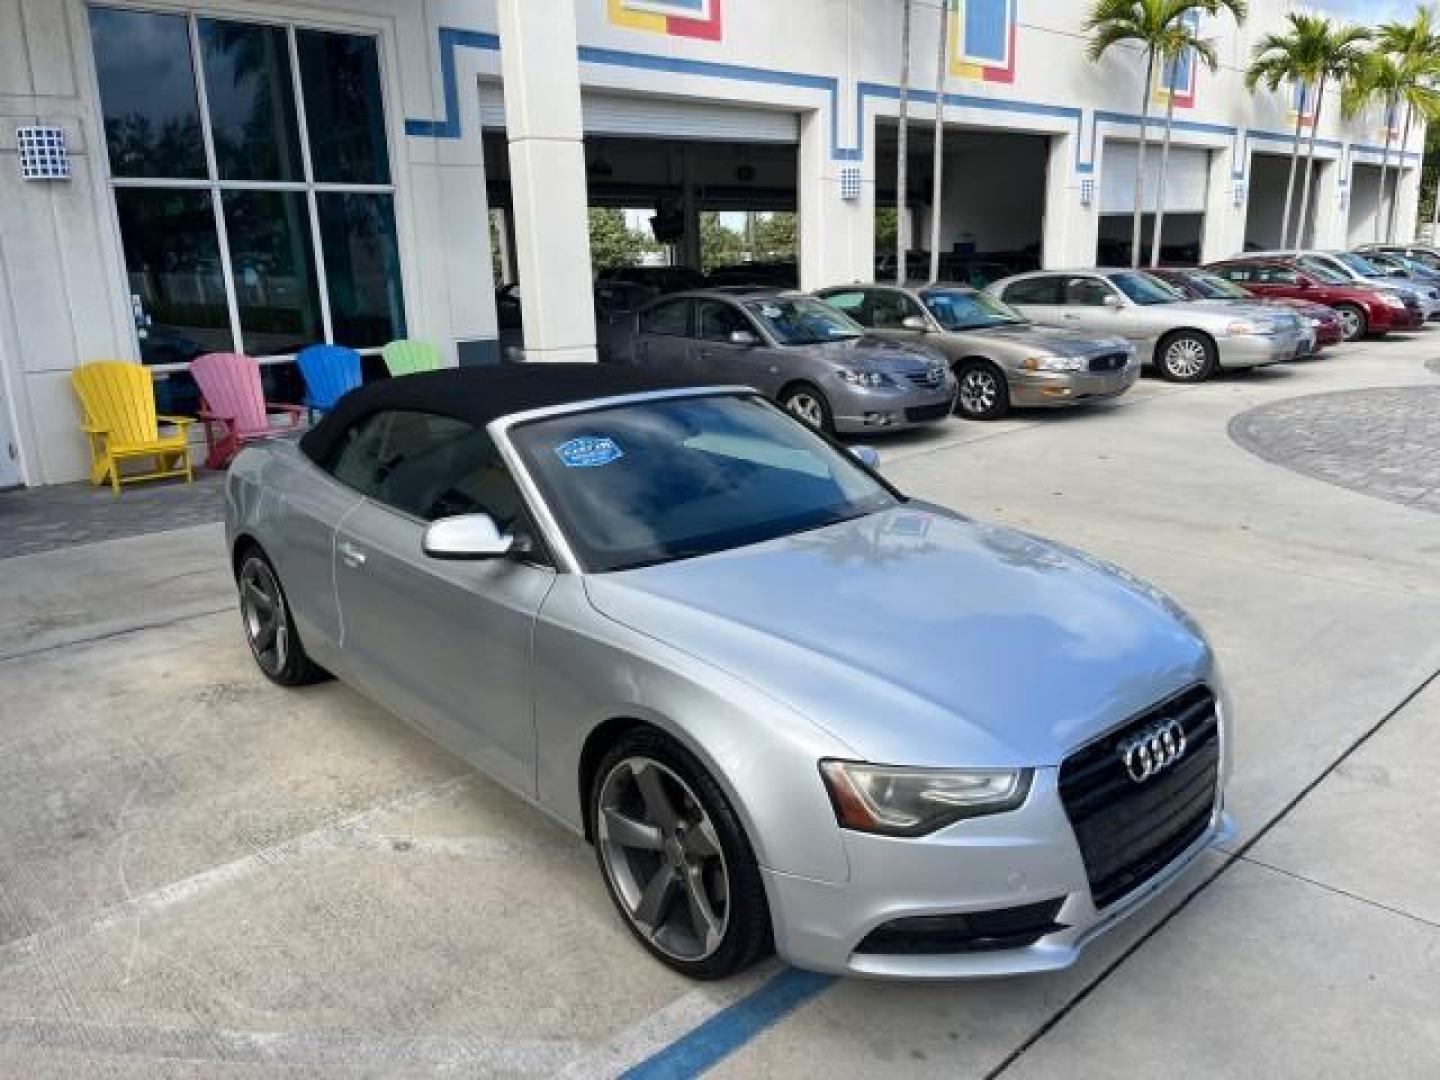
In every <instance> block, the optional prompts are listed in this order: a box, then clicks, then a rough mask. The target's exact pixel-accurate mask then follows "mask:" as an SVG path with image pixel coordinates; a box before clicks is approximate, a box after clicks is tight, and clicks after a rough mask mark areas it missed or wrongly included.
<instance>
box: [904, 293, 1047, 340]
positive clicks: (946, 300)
mask: <svg viewBox="0 0 1440 1080" xmlns="http://www.w3.org/2000/svg"><path fill="white" fill-rule="evenodd" d="M920 299H921V300H924V301H925V306H926V307H927V308H929V309H930V314H931V315H934V316H935V321H936V322H938V323H939V324H940V325H941V326H943V327H944V328H945V329H946V330H978V329H982V328H984V327H987V326H1019V325H1022V324H1024V323H1025V322H1026V319H1025V317H1024V316H1023V315H1021V314H1020V313H1019V312H1018V311H1016V310H1015V309H1014V308H1012V307H1010V306H1009V305H1007V304H1004V303H1002V302H1001V301H999V300H997V299H995V298H994V297H993V296H989V295H987V294H986V293H977V292H969V291H967V290H965V289H927V290H925V291H924V292H922V293H921V294H920Z"/></svg>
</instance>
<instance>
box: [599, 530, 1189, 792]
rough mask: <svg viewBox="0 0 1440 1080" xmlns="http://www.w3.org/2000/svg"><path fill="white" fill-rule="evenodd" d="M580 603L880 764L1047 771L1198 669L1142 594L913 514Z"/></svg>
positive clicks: (1168, 616)
mask: <svg viewBox="0 0 1440 1080" xmlns="http://www.w3.org/2000/svg"><path fill="white" fill-rule="evenodd" d="M586 589H587V591H588V593H589V596H590V601H591V603H592V604H593V605H594V606H595V608H596V609H597V610H598V611H600V612H601V613H602V614H604V615H606V616H608V617H610V618H612V619H614V620H616V621H618V622H620V623H623V624H625V625H627V626H629V627H631V628H632V629H634V630H637V631H639V632H641V633H644V634H647V635H649V636H651V637H653V638H656V639H658V640H660V641H662V642H665V643H666V644H668V645H671V646H673V647H674V648H676V649H679V650H680V651H682V652H684V653H686V654H689V655H691V656H693V657H695V658H697V659H699V660H702V661H704V662H706V663H708V664H711V665H714V666H716V667H718V668H721V669H723V670H725V671H727V672H729V673H730V674H732V675H734V676H736V677H739V678H741V679H744V680H746V681H747V682H750V683H752V684H754V685H756V686H758V687H760V688H761V689H762V690H764V691H765V692H766V693H767V694H769V695H770V696H771V697H772V698H774V699H776V700H777V701H780V702H782V703H783V704H785V705H787V706H789V707H791V708H792V709H794V710H795V711H797V712H799V713H800V714H802V715H803V716H805V717H806V718H808V719H809V720H810V721H811V722H813V723H814V724H816V725H818V726H819V727H821V728H823V729H825V730H827V731H828V732H829V733H830V734H831V735H833V736H834V737H836V738H837V739H839V740H840V741H841V742H842V743H843V744H844V745H845V746H846V747H848V748H849V752H850V753H853V754H855V755H856V756H858V757H861V758H863V759H866V760H870V761H877V762H883V763H886V764H904V765H932V766H946V765H954V766H958V765H974V766H1006V765H1011V766H1013V765H1035V766H1039V765H1054V764H1058V763H1059V762H1060V761H1061V760H1062V759H1063V758H1064V756H1065V755H1066V753H1068V752H1069V751H1070V750H1072V749H1074V748H1075V747H1076V746H1078V745H1080V744H1081V743H1084V742H1085V741H1087V740H1088V739H1090V738H1092V737H1093V736H1094V735H1096V734H1098V733H1100V732H1102V731H1104V730H1105V729H1107V728H1109V727H1110V726H1112V725H1114V724H1115V723H1118V722H1119V721H1120V720H1122V719H1124V718H1126V717H1128V716H1130V715H1131V714H1133V713H1135V712H1138V711H1140V710H1142V709H1144V708H1146V707H1147V706H1149V705H1151V704H1153V703H1154V702H1155V701H1157V700H1158V699H1160V698H1162V697H1164V696H1165V695H1167V694H1169V693H1171V692H1173V691H1175V690H1176V689H1178V688H1181V687H1183V686H1185V685H1187V684H1188V683H1190V682H1192V681H1194V680H1196V679H1199V678H1204V677H1205V676H1206V675H1207V673H1208V672H1209V670H1210V664H1211V658H1210V653H1209V649H1208V647H1207V646H1206V644H1205V642H1204V640H1203V638H1201V637H1200V635H1199V632H1198V631H1197V630H1196V629H1195V627H1194V624H1193V623H1191V622H1190V621H1189V620H1188V619H1187V618H1186V617H1185V616H1184V614H1183V613H1181V612H1180V611H1179V609H1178V608H1176V607H1175V605H1174V604H1172V603H1171V602H1170V601H1168V600H1166V599H1165V598H1164V597H1163V596H1162V595H1160V594H1159V593H1158V592H1156V591H1155V590H1154V589H1152V588H1150V587H1149V586H1147V585H1145V584H1144V583H1143V582H1140V581H1138V580H1137V579H1134V578H1131V577H1129V576H1128V575H1125V574H1124V573H1123V572H1121V571H1118V570H1115V569H1114V568H1111V567H1107V566H1105V565H1104V564H1101V563H1099V562H1098V561H1096V560H1092V559H1090V558H1088V557H1086V556H1083V555H1080V554H1078V553H1076V552H1072V551H1068V550H1066V549H1063V548H1060V547H1057V546H1055V545H1052V544H1049V543H1046V542H1043V541H1040V540H1036V539H1034V538H1032V537H1029V536H1026V535H1024V534H1022V533H1017V532H1014V531H1012V530H1009V529H1004V528H999V527H995V526H989V525H983V524H979V523H976V522H971V521H967V520H964V519H960V518H957V517H955V516H951V515H949V514H948V513H945V512H941V511H938V510H936V509H933V508H930V507H926V506H923V505H920V504H913V503H912V504H910V505H908V506H905V507H900V508H896V509H893V510H890V511H886V512H883V513H879V514H874V515H871V516H868V517H865V518H861V519H858V520H856V521H851V522H845V523H841V524H838V525H832V526H829V527H827V528H824V529H818V530H815V531H813V532H808V533H802V534H798V535H795V536H790V537H785V538H782V539H779V540H774V541H770V542H767V543H763V544H756V545H753V546H750V547H745V548H741V549H738V550H735V551H730V552H723V553H720V554H716V555H709V556H705V557H702V558H695V559H688V560H682V561H679V562H673V563H667V564H663V565H659V566H652V567H646V568H643V569H638V570H631V571H625V572H621V573H615V574H602V575H595V576H592V577H589V578H587V579H586Z"/></svg>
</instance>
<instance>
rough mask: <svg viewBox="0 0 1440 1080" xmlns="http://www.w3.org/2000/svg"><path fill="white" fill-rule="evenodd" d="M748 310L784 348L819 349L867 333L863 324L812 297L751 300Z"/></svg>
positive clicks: (778, 297)
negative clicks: (828, 342) (833, 342)
mask: <svg viewBox="0 0 1440 1080" xmlns="http://www.w3.org/2000/svg"><path fill="white" fill-rule="evenodd" d="M745 310H746V311H748V312H750V314H752V315H754V316H755V317H756V318H757V319H759V320H760V322H761V323H763V324H764V326H765V329H766V330H768V331H770V336H771V337H773V338H774V339H775V340H776V341H777V342H778V343H779V344H781V345H817V344H819V343H820V342H824V341H848V340H850V339H851V338H858V337H860V336H861V335H862V334H863V333H864V332H865V331H864V330H863V329H862V328H861V327H860V324H859V323H857V322H854V321H852V320H851V319H850V318H849V317H848V316H846V315H842V314H841V313H840V312H838V311H836V310H835V309H834V308H832V307H830V306H829V305H828V304H824V303H821V302H820V301H819V300H816V299H814V298H813V297H809V296H775V297H766V298H765V299H764V300H752V301H750V302H749V303H747V304H746V305H745Z"/></svg>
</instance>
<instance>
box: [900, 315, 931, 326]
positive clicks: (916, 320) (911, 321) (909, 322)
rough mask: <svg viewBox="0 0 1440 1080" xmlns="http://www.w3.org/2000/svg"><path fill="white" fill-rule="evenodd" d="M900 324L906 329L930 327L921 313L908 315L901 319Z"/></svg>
mask: <svg viewBox="0 0 1440 1080" xmlns="http://www.w3.org/2000/svg"><path fill="white" fill-rule="evenodd" d="M900 325H901V326H903V327H904V328H905V329H906V330H929V329H930V327H929V326H928V325H927V324H926V322H925V320H924V319H922V318H921V317H920V316H919V315H906V316H905V318H903V319H901V320H900Z"/></svg>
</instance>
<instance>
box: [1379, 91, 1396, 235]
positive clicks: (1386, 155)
mask: <svg viewBox="0 0 1440 1080" xmlns="http://www.w3.org/2000/svg"><path fill="white" fill-rule="evenodd" d="M1397 107H1398V105H1397V103H1396V102H1395V99H1394V98H1393V97H1389V98H1386V99H1385V150H1384V152H1383V153H1382V154H1381V155H1380V196H1379V198H1378V199H1377V200H1376V202H1375V232H1374V238H1375V242H1376V243H1377V244H1378V243H1380V219H1381V218H1382V217H1384V216H1385V180H1386V178H1387V177H1388V175H1389V173H1390V144H1391V142H1392V141H1393V139H1394V136H1393V135H1392V134H1391V132H1392V131H1393V130H1394V125H1393V123H1392V122H1391V119H1392V117H1393V116H1394V110H1395V109H1396V108H1397ZM1397 194H1398V192H1397Z"/></svg>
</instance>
